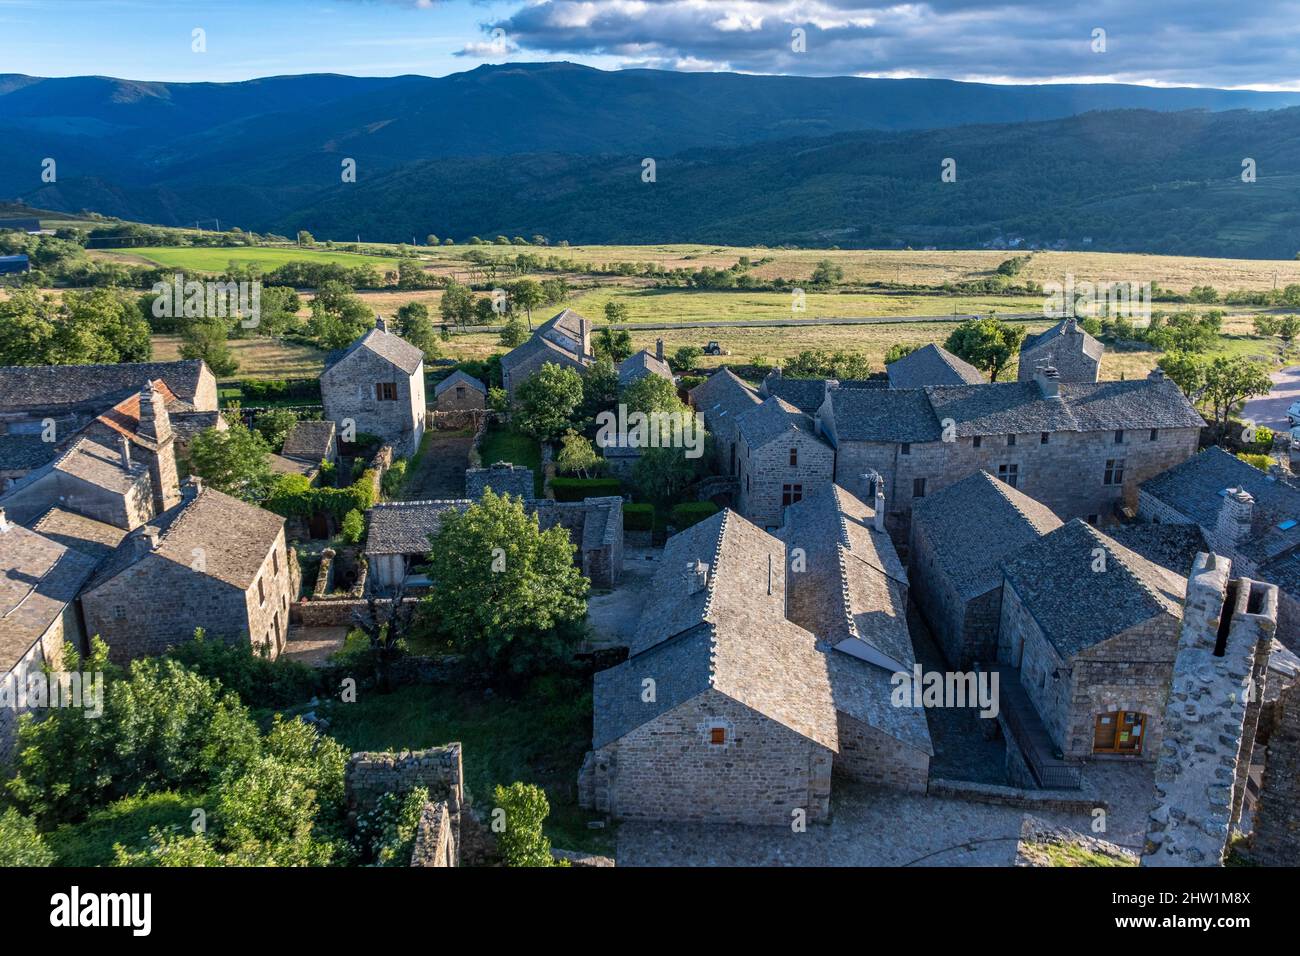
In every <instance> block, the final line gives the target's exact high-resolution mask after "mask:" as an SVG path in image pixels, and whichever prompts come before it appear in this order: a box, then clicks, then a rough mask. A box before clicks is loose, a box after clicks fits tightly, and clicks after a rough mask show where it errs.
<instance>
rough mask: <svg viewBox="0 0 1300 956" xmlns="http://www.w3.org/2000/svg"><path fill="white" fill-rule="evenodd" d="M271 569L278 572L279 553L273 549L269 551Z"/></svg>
mask: <svg viewBox="0 0 1300 956" xmlns="http://www.w3.org/2000/svg"><path fill="white" fill-rule="evenodd" d="M271 571H272V573H274V574H279V573H280V555H279V554H277V553H276V552H275V551H272V552H271Z"/></svg>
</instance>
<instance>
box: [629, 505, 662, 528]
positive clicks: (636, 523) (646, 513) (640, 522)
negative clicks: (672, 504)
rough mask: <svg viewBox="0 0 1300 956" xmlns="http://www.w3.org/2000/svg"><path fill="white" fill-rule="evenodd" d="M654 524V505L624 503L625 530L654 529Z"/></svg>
mask: <svg viewBox="0 0 1300 956" xmlns="http://www.w3.org/2000/svg"><path fill="white" fill-rule="evenodd" d="M654 526H655V506H654V505H629V504H625V505H623V530H624V531H653V530H654Z"/></svg>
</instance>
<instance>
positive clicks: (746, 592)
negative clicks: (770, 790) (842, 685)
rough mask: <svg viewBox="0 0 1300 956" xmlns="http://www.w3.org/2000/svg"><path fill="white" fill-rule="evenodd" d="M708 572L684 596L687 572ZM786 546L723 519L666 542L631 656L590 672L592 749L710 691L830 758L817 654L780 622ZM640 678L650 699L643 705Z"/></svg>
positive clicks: (822, 665)
mask: <svg viewBox="0 0 1300 956" xmlns="http://www.w3.org/2000/svg"><path fill="white" fill-rule="evenodd" d="M697 561H699V562H703V563H705V564H707V565H708V584H707V586H706V587H703V588H701V589H699V590H698V591H695V593H689V592H690V589H689V588H687V587H685V586H684V583H685V580H684V576H685V575H686V573H687V567H688V565H690V564H692V563H694V562H697ZM784 561H785V548H784V546H783V545H782V544H781V542H780V541H778V540H777V539H776V538H773V537H772V536H771V535H769V534H767V533H766V532H764V531H762V530H760V529H759V528H757V527H755V526H754V525H753V524H750V523H749V522H748V521H745V520H744V519H743V518H741V517H740V516H738V515H736V514H735V513H734V512H732V511H729V510H728V511H723V512H720V513H718V514H717V515H714V516H712V517H710V518H706V519H705V520H704V521H701V522H699V523H698V524H696V525H693V526H692V527H691V528H688V529H687V530H686V531H683V532H682V533H680V534H677V535H674V536H673V537H672V538H670V539H669V541H668V545H667V547H666V548H665V549H664V557H663V563H662V564H661V566H660V569H659V571H658V572H657V573H656V575H655V579H654V585H653V590H652V593H654V594H656V595H657V596H658V597H657V599H656V600H654V601H651V602H649V604H647V606H646V608H645V610H644V611H643V613H642V616H641V620H640V622H639V623H638V627H637V637H636V639H635V640H634V646H633V648H632V656H631V657H630V658H629V659H628V660H626V661H624V662H623V663H622V664H619V665H618V666H617V667H612V668H610V669H608V670H604V671H601V672H599V673H598V674H596V676H595V679H594V695H595V701H596V705H595V714H594V733H593V743H594V745H595V746H596V747H602V746H604V745H605V744H607V743H609V742H611V741H614V740H617V739H618V738H619V737H622V736H624V735H625V734H626V733H628V732H629V731H631V730H633V729H635V728H636V727H639V726H641V725H642V724H645V723H647V722H648V721H650V720H653V719H654V718H655V717H658V716H659V715H660V714H663V713H666V712H667V711H669V710H671V709H673V708H674V707H676V706H677V705H679V704H681V703H684V702H685V701H687V700H690V699H691V698H693V697H695V696H697V695H699V694H702V693H704V692H705V691H707V690H709V689H710V688H712V689H714V690H716V691H718V692H719V693H722V694H725V695H726V696H728V697H730V698H732V699H734V700H736V701H738V702H739V703H741V704H743V705H744V706H746V707H749V708H750V709H752V710H754V711H756V712H757V713H760V714H763V715H764V716H766V717H768V718H769V719H771V720H773V721H775V722H777V723H779V724H782V725H783V726H785V727H788V728H789V729H791V730H793V731H795V732H796V733H798V734H801V735H802V736H804V737H807V738H808V739H810V740H812V741H815V742H816V743H819V744H821V745H823V746H825V747H828V748H830V749H832V750H837V749H838V747H839V742H838V738H839V732H838V723H837V716H836V711H835V703H834V694H833V690H832V687H831V681H830V676H829V670H828V665H827V662H826V657H825V655H824V654H823V653H822V652H821V651H819V650H818V649H817V647H816V641H815V639H814V638H813V636H812V635H811V634H809V633H808V632H807V631H805V630H804V629H803V628H801V627H798V626H797V625H795V624H793V623H791V622H790V621H787V620H786V619H785V617H784V616H783V614H782V607H783V604H784V591H785V582H784ZM645 677H653V678H654V680H655V682H656V695H655V700H654V701H653V702H651V703H647V702H645V701H643V700H642V691H643V685H642V680H643V679H644V678H645Z"/></svg>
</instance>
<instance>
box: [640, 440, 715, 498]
mask: <svg viewBox="0 0 1300 956" xmlns="http://www.w3.org/2000/svg"><path fill="white" fill-rule="evenodd" d="M706 459H707V455H706V456H704V457H701V458H687V457H686V452H685V450H684V449H682V448H671V447H669V448H645V449H642V451H641V456H640V457H639V458H638V459H637V461H636V464H635V465H634V466H633V468H632V484H633V485H634V486H635V487H636V490H637V492H638V494H640V495H641V497H642V498H645V499H646V500H647V501H651V502H654V503H655V504H656V505H659V506H660V507H663V506H665V505H668V504H671V503H672V502H673V501H675V500H676V499H677V498H678V497H679V496H680V495H681V494H682V492H684V491H685V490H686V489H687V488H689V487H690V486H691V485H692V484H694V483H695V481H696V480H697V479H698V478H699V476H700V473H701V471H702V470H703V464H702V463H703V462H704V461H705V460H706Z"/></svg>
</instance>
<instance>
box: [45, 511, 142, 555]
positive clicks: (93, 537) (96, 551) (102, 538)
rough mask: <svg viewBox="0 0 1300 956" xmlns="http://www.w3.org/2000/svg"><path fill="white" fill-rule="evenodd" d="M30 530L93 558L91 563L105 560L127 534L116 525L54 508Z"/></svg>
mask: <svg viewBox="0 0 1300 956" xmlns="http://www.w3.org/2000/svg"><path fill="white" fill-rule="evenodd" d="M32 530H33V531H38V532H40V533H41V534H42V535H44V536H45V537H47V538H49V539H50V540H51V541H57V542H58V543H59V544H61V545H63V546H64V547H65V548H72V549H73V550H74V551H80V552H81V553H82V554H84V555H86V556H87V557H90V558H92V559H94V562H95V564H99V563H100V562H101V561H104V560H105V559H106V558H108V556H109V555H111V554H112V553H113V551H114V549H116V548H117V546H118V545H119V544H121V543H122V539H123V538H125V537H126V535H127V532H126V531H124V530H123V529H121V528H119V527H117V526H116V525H111V524H106V523H105V522H103V521H96V520H95V519H94V518H87V517H86V516H85V515H80V514H77V513H76V512H75V511H69V510H67V509H66V508H60V507H57V506H56V507H54V508H51V509H50V510H49V511H47V512H45V514H43V515H41V516H40V517H39V518H37V519H36V521H34V522H33V523H32Z"/></svg>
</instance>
